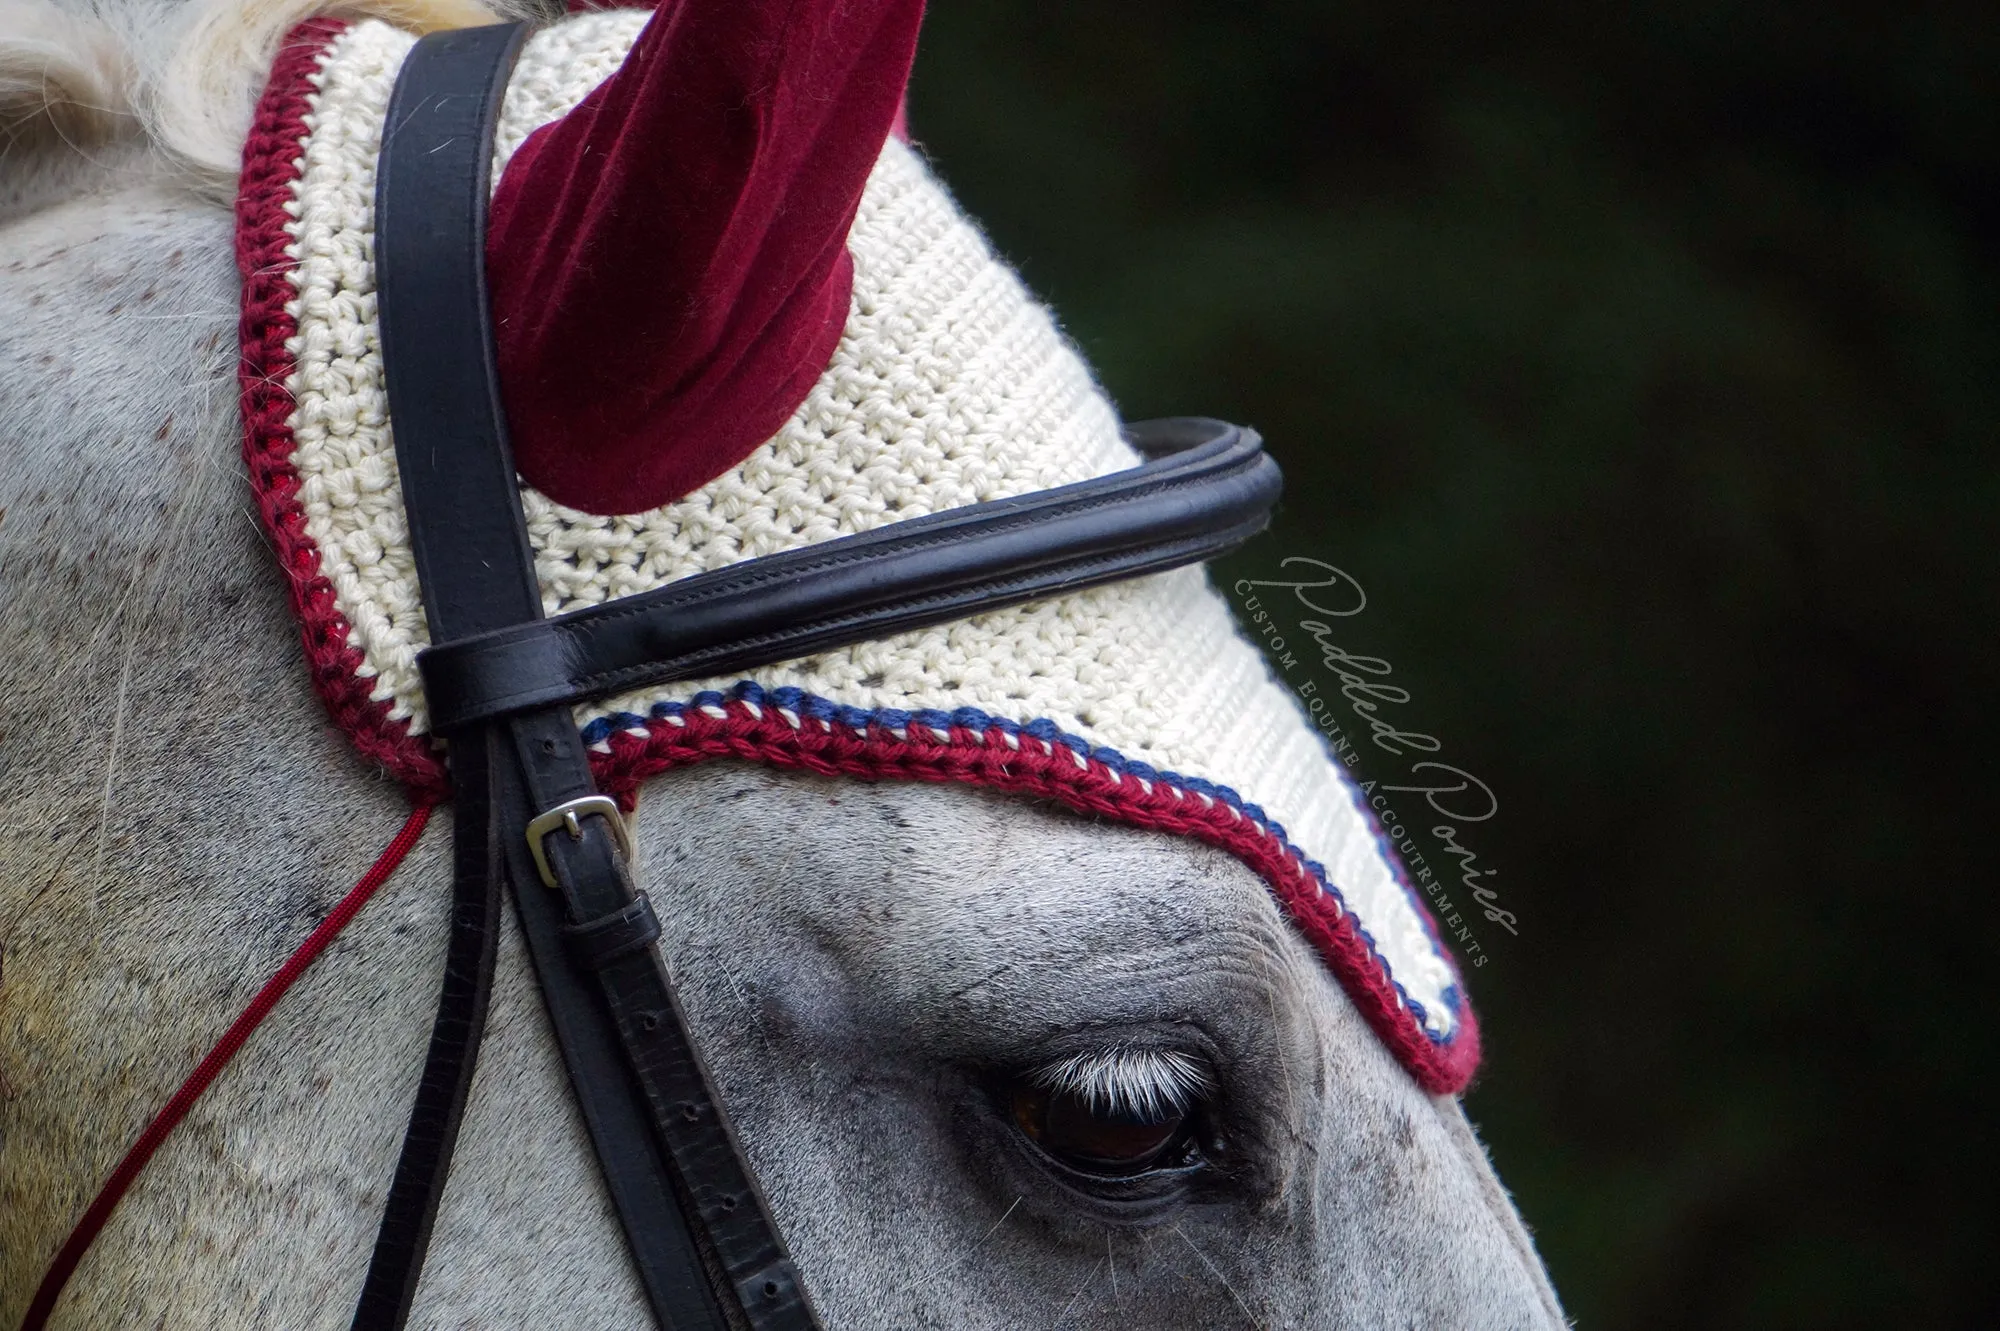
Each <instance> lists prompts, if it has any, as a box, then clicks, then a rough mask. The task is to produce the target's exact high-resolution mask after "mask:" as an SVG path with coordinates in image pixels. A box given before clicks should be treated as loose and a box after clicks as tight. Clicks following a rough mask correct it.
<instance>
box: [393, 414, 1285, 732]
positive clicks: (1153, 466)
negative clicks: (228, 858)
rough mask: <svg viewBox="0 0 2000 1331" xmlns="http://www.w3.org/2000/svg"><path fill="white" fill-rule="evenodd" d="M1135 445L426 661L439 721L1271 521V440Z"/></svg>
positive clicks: (1013, 597) (1192, 421)
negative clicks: (1131, 456)
mask: <svg viewBox="0 0 2000 1331" xmlns="http://www.w3.org/2000/svg"><path fill="white" fill-rule="evenodd" d="M1127 438H1128V439H1129V440H1130V441H1131V442H1132V444H1133V445H1134V447H1136V448H1138V449H1140V450H1141V451H1142V452H1144V453H1147V454H1150V455H1152V456H1153V457H1154V458H1155V460H1154V461H1150V462H1147V463H1146V464H1144V465H1143V466H1139V467H1134V468H1133V469H1131V470H1130V471H1125V472H1120V473H1117V474H1116V475H1112V476H1105V477H1101V478H1099V479H1096V480H1090V481H1084V482H1081V483H1079V484H1076V485H1066V486H1063V487H1061V488H1059V489H1055V490H1044V491H1041V492H1039V493H1036V494H1030V495H1022V496H1020V497H1019V498H1014V499H1000V500H994V501H992V502H990V503H985V504H975V505H972V506H969V507H966V508H957V509H951V510H949V511H947V512H943V513H937V514H933V515H932V516H930V517H924V518H912V519H909V520H907V521H904V522H898V523H894V524H892V525H890V526H886V527H882V528H880V529H878V530H876V531H872V532H867V533H865V534H863V535H859V536H849V537H844V538H842V539H840V540H834V541H827V542H825V543H823V544H819V545H811V546H807V547H805V548H803V549H799V550H790V551H787V552H785V553H783V554H777V555H769V556H766V557H764V558H762V559H753V560H749V561H746V562H744V563H741V564H736V565H733V566H732V567H729V568H725V569H719V570H717V571H716V572H713V573H705V574H700V575H698V576H695V577H691V578H687V579H684V580H682V581H680V582H676V583H673V584H672V585H670V586H667V587H662V588H659V589H657V590H655V591H651V592H643V593H640V594H638V595H636V596H627V597H622V598H620V599H619V600H616V601H610V602H606V603H604V604H602V605H595V606H590V607H588V608H586V609H583V610H577V611H573V612H571V613H569V614H567V615H563V616H560V617H558V618H556V619H545V620H533V621H530V622H527V623H523V624H516V625H513V626H511V627H508V628H504V629H497V630H494V631H492V632H489V633H486V634H482V635H480V636H478V637H473V638H462V639H460V640H458V641H456V642H452V643H447V644H444V645H442V646H438V647H432V648H430V649H429V650H427V651H425V652H424V653H422V654H421V655H420V656H419V657H418V662H419V664H420V665H421V667H422V669H423V676H424V695H425V697H426V699H427V700H428V702H429V705H430V709H431V725H432V726H433V727H434V728H435V729H436V730H437V731H438V732H440V733H444V734H449V733H450V732H451V731H453V730H455V729H458V728H459V727H462V726H466V725H472V724H476V723H478V722H481V721H486V720H490V719H492V718H493V717H496V716H503V715H506V714H507V713H509V712H514V711H519V710H522V709H525V708H529V707H537V706H544V705H546V704H549V703H554V702H572V703H573V702H581V701H584V700H587V699H591V698H601V697H606V696H608V695H611V694H614V693H623V692H626V691H628V690H630V689H635V688H640V687H643V686H646V685H651V684H662V683H666V682H668V681H670V680H677V679H696V678H700V677H702V676H704V675H720V674H730V673H734V672H738V671H743V670H749V669H752V668H754V667H757V666H761V665H769V664H771V663H772V662H775V661H787V660H793V659H796V658H798V657H801V656H807V655H810V654H811V653H813V652H816V651H822V650H824V649H826V648H829V647H837V646H841V645H844V644H846V643H851V642H858V641H862V640H866V639H870V638H881V637H886V636H888V635H889V634H892V633H900V632H902V631H904V630H906V629H913V628H921V627H923V626H925V625H929V624H939V623H945V622H948V621H950V620H954V619H962V618H964V617H965V616H967V615H971V614H977V613H979V612H981V611H985V610H993V609H997V608H999V607H1001V606H1008V605H1017V604H1020V603H1021V602H1024V601H1031V600H1034V599H1037V598H1039V597H1045V596H1052V595H1058V594H1061V593H1064V592H1070V591H1075V590H1077V589H1079V588H1083V587H1091V586H1097V585H1099V584H1102V583H1107V582H1116V581H1119V580H1121V579H1124V578H1131V577H1137V576H1138V575H1140V574H1143V573H1152V572H1155V571H1157V570H1160V569H1165V568H1176V567H1179V566H1180V565H1183V564H1189V563H1193V562H1195V561H1197V560H1201V559H1205V558H1208V557H1209V556H1211V555H1216V554H1220V553H1222V552H1224V551H1226V550H1230V549H1233V548H1234V547H1236V546H1237V545H1239V544H1241V543H1242V542H1243V541H1244V540H1246V539H1247V538H1249V537H1251V536H1253V535H1255V534H1256V533H1257V532H1258V531H1260V530H1262V529H1263V527H1264V525H1265V524H1266V523H1267V522H1268V521H1269V520H1270V512H1271V505H1272V504H1273V503H1274V502H1276V500H1277V497H1278V491H1279V488H1280V486H1281V485H1282V480H1281V478H1280V477H1279V474H1278V468H1277V464H1275V463H1273V462H1272V461H1271V459H1270V458H1268V457H1266V456H1265V455H1264V452H1263V450H1262V448H1261V446H1260V444H1259V441H1258V438H1257V435H1256V434H1255V432H1253V431H1250V430H1246V429H1243V428H1241V427H1240V426H1235V425H1229V424H1225V423H1224V422H1222V421H1213V420H1204V419H1200V418H1195V417H1187V418H1178V419H1173V420H1161V421H1144V422H1140V423H1138V424H1136V425H1133V426H1131V427H1130V428H1129V429H1128V430H1127Z"/></svg>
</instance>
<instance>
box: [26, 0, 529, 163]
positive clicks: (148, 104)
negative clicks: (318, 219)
mask: <svg viewBox="0 0 2000 1331" xmlns="http://www.w3.org/2000/svg"><path fill="white" fill-rule="evenodd" d="M544 8H546V6H544V5H538V4H537V3H536V0H486V2H482V0H350V2H347V3H341V2H340V0H334V2H332V3H329V0H0V163H7V164H8V165H9V166H10V167H11V166H13V165H14V164H15V163H14V162H13V161H12V160H11V159H15V158H28V159H32V158H34V157H36V156H39V155H43V154H46V153H49V152H52V151H54V152H59V151H64V150H67V151H69V152H73V153H77V154H81V155H83V156H86V157H88V156H90V155H92V153H93V152H94V151H96V150H97V149H99V148H101V147H103V146H105V145H109V144H112V143H114V142H117V141H120V140H134V141H140V140H150V141H151V143H152V145H153V146H154V147H155V148H157V149H158V150H159V151H160V153H161V154H162V155H163V156H164V157H165V158H166V161H167V164H168V165H169V167H170V168H171V169H172V170H173V171H174V172H175V174H177V175H179V176H181V177H183V178H184V180H185V183H186V184H188V185H189V186H190V187H192V188H193V189H195V190H196V191H198V192H199V193H201V194H203V195H205V196H207V197H210V198H212V199H214V200H216V201H217V202H227V201H228V200H229V198H230V197H231V196H232V195H233V194H234V192H235V188H236V172H237V167H238V163H239V160H240V158H241V156H242V153H243V140H244V138H245V136H246V135H247V134H248V132H249V128H250V119H251V115H252V113H253V111H254V109H255V106H256V101H257V96H258V94H259V93H260V92H261V91H262V90H263V87H264V80H265V77H266V75H267V74H268V73H269V71H270V68H271V62H272V60H273V59H274V58H275V57H276V55H277V51H278V44H279V43H280V42H281V41H283V40H284V36H285V34H286V33H287V32H289V31H291V29H292V28H293V27H295V26H296V25H298V24H299V23H301V22H304V21H305V20H306V19H309V18H314V17H317V16H320V15H328V16H332V17H339V18H351V19H363V18H379V19H383V20H385V21H387V22H390V23H393V24H395V25H396V26H397V27H400V28H403V29H406V30H408V31H410V32H416V33H424V32H433V31H437V30H439V29H443V28H461V27H472V26H476V25H479V24H483V23H493V22H497V21H500V20H501V19H505V18H515V17H528V16H530V15H531V14H533V13H536V12H540V11H541V10H542V9H544Z"/></svg>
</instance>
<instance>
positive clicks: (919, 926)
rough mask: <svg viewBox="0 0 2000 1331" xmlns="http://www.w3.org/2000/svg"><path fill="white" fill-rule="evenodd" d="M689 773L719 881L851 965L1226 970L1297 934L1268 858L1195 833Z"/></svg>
mask: <svg viewBox="0 0 2000 1331" xmlns="http://www.w3.org/2000/svg"><path fill="white" fill-rule="evenodd" d="M687 775H688V776H689V777H700V776H708V777H709V778H711V779H710V780H708V781H706V782H701V781H697V782H695V783H694V784H696V785H701V786H705V787H706V789H704V790H702V791H701V793H700V794H698V795H697V794H694V792H692V791H690V792H689V795H691V796H692V797H693V801H694V803H695V806H696V807H693V808H690V809H689V810H688V814H689V818H690V821H691V822H701V821H707V823H708V825H709V826H710V827H711V828H715V829H726V830H724V831H723V832H722V834H721V835H719V836H717V837H716V840H715V844H716V845H718V846H719V847H721V848H723V853H724V856H725V857H726V858H727V859H728V860H729V861H730V862H731V868H730V870H729V871H728V872H727V873H726V874H725V875H724V881H723V883H722V884H718V886H722V885H725V884H726V885H727V886H728V888H729V890H737V889H741V890H747V891H749V892H750V893H752V894H755V895H757V896H759V897H761V898H762V900H763V903H764V908H765V909H766V910H767V911H768V912H769V913H770V914H772V915H773V916H775V917H776V919H777V920H778V921H779V922H780V936H784V935H787V934H791V933H792V932H793V931H794V930H796V931H798V932H802V933H804V934H805V935H807V936H809V937H810V938H811V939H812V940H813V942H814V943H815V944H816V945H817V946H819V947H821V948H824V949H825V950H826V951H827V952H828V953H830V954H831V955H832V957H833V958H834V959H835V960H836V961H837V962H838V963H839V964H840V966H841V967H842V969H844V970H846V971H848V972H850V973H851V974H857V975H866V976H874V977H876V978H878V979H883V980H893V981H895V982H896V983H897V985H898V987H901V986H902V985H905V984H911V983H914V984H918V985H922V986H926V987H930V986H935V987H941V988H949V987H953V986H956V985H958V984H962V983H964V981H965V980H966V979H968V978H973V977H976V976H977V975H982V974H986V973H989V972H991V971H992V969H993V968H994V967H995V966H996V965H999V964H1003V963H1004V964H1006V965H1007V966H1008V968H1009V970H1010V971H1011V972H1013V973H1016V974H1017V975H1023V976H1025V975H1027V974H1034V975H1038V976H1042V977H1067V979H1069V980H1074V981H1080V980H1082V979H1083V978H1085V977H1086V976H1097V977H1102V978H1110V977H1114V976H1123V977H1126V978H1130V977H1132V976H1134V975H1135V974H1137V973H1139V972H1146V973H1152V972H1156V971H1157V972H1162V973H1163V978H1165V977H1166V976H1168V975H1171V974H1175V973H1178V972H1179V971H1180V970H1181V969H1184V968H1185V966H1186V965H1192V964H1195V963H1199V964H1200V965H1201V966H1202V967H1203V968H1204V969H1205V975H1204V977H1203V978H1204V979H1205V980H1207V981H1208V982H1210V983H1214V982H1218V981H1223V980H1225V979H1227V978H1228V977H1230V976H1232V975H1233V976H1237V977H1239V978H1240V977H1244V976H1252V975H1254V976H1259V977H1264V976H1268V974H1269V973H1270V972H1271V971H1272V970H1273V969H1274V968H1277V967H1281V966H1282V965H1284V964H1286V963H1288V962H1289V961H1290V960H1292V957H1291V954H1292V953H1293V952H1294V951H1296V950H1297V946H1296V942H1295V940H1293V939H1292V937H1291V935H1290V934H1289V932H1288V931H1287V930H1286V929H1285V927H1284V923H1283V921H1282V919H1281V917H1280V915H1279V912H1278V908H1277V906H1276V903H1275V902H1273V900H1272V899H1271V895H1270V893H1269V891H1268V890H1267V889H1266V888H1265V886H1264V884H1263V882H1262V881H1261V880H1260V879H1259V878H1258V877H1257V876H1256V874H1255V873H1253V872H1252V871H1251V870H1249V869H1248V868H1246V867H1245V866H1244V865H1243V864H1242V863H1241V862H1240V861H1238V860H1236V859H1235V858H1234V857H1232V856H1230V855H1228V854H1225V853H1224V852H1221V851H1218V850H1214V849H1212V848H1210V847H1207V846H1204V845H1202V844H1200V843H1198V842H1196V841H1193V840H1190V839H1188V838H1184V837H1175V836H1169V835H1166V834H1163V833H1155V832H1145V831H1141V830H1138V829H1135V828H1131V827H1127V826H1123V825H1120V824H1116V823H1103V822H1097V821H1094V820H1089V819H1085V818H1082V817H1079V816H1077V815H1074V814H1071V813H1069V812H1068V811H1066V810H1062V809H1059V808H1055V807H1051V806H1047V805H1040V804H1035V803H1030V802H1028V801H1025V800H1021V799H1018V798H1014V797H1010V796H1006V795H1000V794H996V793H994V792H990V791H985V790H981V789H977V788H970V787H959V786H950V787H946V786H931V785H923V784H915V783H888V782H883V783H868V782H858V781H828V780H819V779H800V778H796V777H790V776H786V775H784V774H780V773H771V772H765V771H761V770H757V769H749V770H739V771H731V772H729V773H728V775H727V776H726V777H723V776H722V774H721V773H720V772H715V773H706V774H702V773H690V774H687ZM684 825H685V824H684ZM746 827H757V828H762V829H771V828H782V829H783V830H782V831H781V832H771V831H769V830H766V831H763V832H753V833H751V834H749V835H740V836H739V835H737V833H738V832H739V831H740V830H741V829H744V828H746ZM1262 982H1268V980H1264V981H1262Z"/></svg>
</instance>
